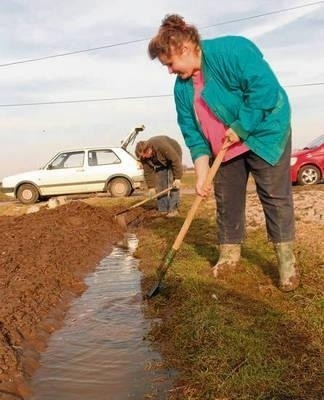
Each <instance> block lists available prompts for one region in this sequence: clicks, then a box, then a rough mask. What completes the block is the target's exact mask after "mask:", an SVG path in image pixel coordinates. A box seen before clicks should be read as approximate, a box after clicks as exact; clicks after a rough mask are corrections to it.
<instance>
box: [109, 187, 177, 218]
mask: <svg viewBox="0 0 324 400" xmlns="http://www.w3.org/2000/svg"><path fill="white" fill-rule="evenodd" d="M172 188H173V187H172V186H170V187H168V188H166V189H163V190H161V192H159V193H156V194H155V195H154V196H150V197H148V198H147V199H144V200H141V201H139V202H138V203H136V204H133V205H132V206H130V207H128V208H126V210H123V211H119V212H118V213H117V214H115V216H116V217H117V216H118V215H121V214H125V213H126V212H127V211H130V210H132V209H133V208H136V207H139V206H141V205H142V204H145V203H147V202H148V201H150V200H153V199H156V198H157V197H159V196H162V194H165V193H168V192H169V191H170V190H171V189H172Z"/></svg>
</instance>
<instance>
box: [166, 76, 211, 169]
mask: <svg viewBox="0 0 324 400" xmlns="http://www.w3.org/2000/svg"><path fill="white" fill-rule="evenodd" d="M180 86H181V83H177V82H176V84H175V87H174V99H175V104H176V110H177V115H178V124H179V127H180V130H181V132H182V135H183V138H184V140H185V143H186V145H187V147H188V148H189V151H190V154H191V158H192V161H193V162H194V161H195V160H196V159H197V158H199V157H201V156H202V155H208V156H210V155H211V151H210V147H209V144H208V143H207V141H206V139H205V138H204V137H203V134H202V133H201V131H200V129H199V126H198V122H197V119H196V117H195V115H194V111H193V105H192V104H188V102H187V103H186V101H185V99H184V97H185V96H184V94H183V93H181V92H182V89H181V87H180Z"/></svg>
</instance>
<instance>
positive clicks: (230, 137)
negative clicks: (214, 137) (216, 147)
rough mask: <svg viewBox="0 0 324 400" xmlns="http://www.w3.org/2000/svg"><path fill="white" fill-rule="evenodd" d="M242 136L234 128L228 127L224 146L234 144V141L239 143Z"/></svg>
mask: <svg viewBox="0 0 324 400" xmlns="http://www.w3.org/2000/svg"><path fill="white" fill-rule="evenodd" d="M240 140H241V139H240V137H239V136H238V135H237V134H236V133H235V132H234V131H233V129H231V128H228V129H227V131H226V132H225V143H224V148H225V149H227V147H230V146H232V144H234V143H238V142H239V141H240Z"/></svg>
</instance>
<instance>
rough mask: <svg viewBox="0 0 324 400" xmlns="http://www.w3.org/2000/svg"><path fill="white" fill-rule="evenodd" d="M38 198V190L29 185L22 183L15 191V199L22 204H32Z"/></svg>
mask: <svg viewBox="0 0 324 400" xmlns="http://www.w3.org/2000/svg"><path fill="white" fill-rule="evenodd" d="M38 198H39V193H38V190H37V189H36V188H35V186H34V185H32V184H31V183H24V184H22V185H21V186H19V188H18V190H17V199H18V200H19V201H20V202H21V203H23V204H34V203H36V201H37V200H38Z"/></svg>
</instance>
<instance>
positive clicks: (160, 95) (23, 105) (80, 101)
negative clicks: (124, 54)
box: [0, 82, 324, 108]
mask: <svg viewBox="0 0 324 400" xmlns="http://www.w3.org/2000/svg"><path fill="white" fill-rule="evenodd" d="M323 85H324V82H312V83H301V84H296V85H287V86H285V87H286V88H294V87H302V86H304V87H305V86H323ZM163 97H164V98H165V97H173V94H156V95H147V96H125V97H108V98H97V99H77V100H57V101H43V102H35V103H12V104H0V107H2V108H5V107H27V106H45V105H51V104H75V103H95V102H104V101H121V100H143V99H157V98H163Z"/></svg>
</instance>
